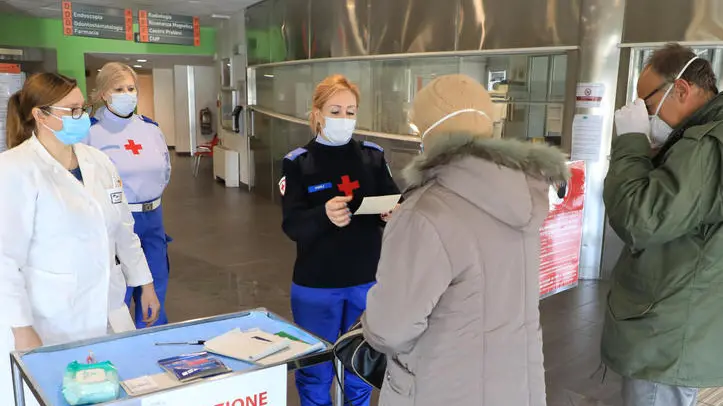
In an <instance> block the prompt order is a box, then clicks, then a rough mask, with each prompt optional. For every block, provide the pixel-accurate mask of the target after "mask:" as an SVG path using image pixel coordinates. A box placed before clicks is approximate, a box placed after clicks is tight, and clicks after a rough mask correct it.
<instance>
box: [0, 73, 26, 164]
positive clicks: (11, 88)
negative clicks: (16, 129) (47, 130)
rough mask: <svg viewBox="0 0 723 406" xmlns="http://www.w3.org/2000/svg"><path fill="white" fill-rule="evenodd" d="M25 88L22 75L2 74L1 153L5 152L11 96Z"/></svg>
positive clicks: (0, 106) (0, 107) (0, 79)
mask: <svg viewBox="0 0 723 406" xmlns="http://www.w3.org/2000/svg"><path fill="white" fill-rule="evenodd" d="M22 87H23V75H22V74H21V73H0V152H3V151H5V149H6V146H5V125H6V122H7V109H8V101H10V96H12V95H13V94H14V93H15V92H17V91H18V90H20V89H21V88H22Z"/></svg>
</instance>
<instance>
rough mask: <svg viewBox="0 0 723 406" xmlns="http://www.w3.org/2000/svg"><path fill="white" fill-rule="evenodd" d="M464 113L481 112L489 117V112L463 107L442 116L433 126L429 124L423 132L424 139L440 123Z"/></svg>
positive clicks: (480, 113)
mask: <svg viewBox="0 0 723 406" xmlns="http://www.w3.org/2000/svg"><path fill="white" fill-rule="evenodd" d="M462 113H475V114H479V115H481V116H484V117H487V118H489V116H488V115H487V113H485V112H484V111H480V110H475V109H463V110H457V111H453V112H451V113H449V114H447V115H446V116H444V117H442V118H440V119H439V120H437V122H436V123H434V124H432V125H431V126H429V128H427V129H426V130H425V131H424V132H423V133H422V139H424V137H426V136H427V134H429V132H430V131H432V130H434V129H435V128H437V127H439V125H440V124H442V123H444V122H445V121H447V120H449V119H450V118H452V117H455V116H458V115H460V114H462ZM422 150H424V147H422Z"/></svg>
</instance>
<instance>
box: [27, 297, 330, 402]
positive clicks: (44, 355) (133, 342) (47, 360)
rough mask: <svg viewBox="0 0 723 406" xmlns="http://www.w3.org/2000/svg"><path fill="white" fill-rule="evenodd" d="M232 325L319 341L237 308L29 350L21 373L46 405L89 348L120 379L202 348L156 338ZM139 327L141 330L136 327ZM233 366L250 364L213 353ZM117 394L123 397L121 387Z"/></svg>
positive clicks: (197, 334)
mask: <svg viewBox="0 0 723 406" xmlns="http://www.w3.org/2000/svg"><path fill="white" fill-rule="evenodd" d="M235 328H240V329H241V330H249V329H252V328H259V329H261V330H263V331H265V332H268V333H272V334H275V333H278V332H282V331H283V332H285V333H287V334H291V335H293V336H295V337H297V338H299V339H301V340H303V341H306V342H307V343H309V344H312V345H313V344H316V343H318V342H319V340H318V339H317V338H314V337H313V336H312V335H310V334H309V333H307V332H305V331H304V330H301V329H300V328H298V327H296V326H294V325H292V324H289V323H286V322H284V321H282V320H278V319H276V318H274V317H270V316H269V314H268V313H267V312H265V311H252V312H245V313H241V314H239V315H238V316H235V317H232V318H229V319H225V320H210V321H204V322H201V323H200V324H194V325H180V326H178V327H173V328H170V329H167V330H161V331H152V330H151V331H150V332H148V333H145V334H140V335H135V336H131V337H119V338H117V339H113V338H112V337H109V338H110V341H105V342H101V343H96V344H91V345H85V346H82V347H76V348H69V349H63V350H57V351H50V352H35V353H33V352H31V353H28V354H25V355H23V356H22V361H23V363H24V364H25V373H26V374H27V375H28V376H30V377H32V379H33V380H34V381H35V383H36V385H37V388H36V389H38V390H39V391H40V392H41V394H42V395H43V396H44V397H45V398H46V399H47V400H48V401H49V402H50V405H52V406H67V405H68V403H67V402H66V401H65V399H63V394H62V392H61V390H62V386H63V374H64V373H65V368H66V366H67V365H68V364H69V363H71V362H73V361H79V362H83V363H84V362H85V360H86V358H87V357H88V352H89V351H93V354H94V355H95V358H96V360H97V361H98V362H102V361H110V362H112V363H113V365H115V367H116V368H117V369H118V374H119V375H120V379H121V381H125V380H128V379H133V378H138V377H141V376H145V375H154V374H158V373H161V372H164V371H163V369H161V367H160V366H158V360H160V359H163V358H168V357H172V356H176V355H181V354H188V353H193V352H198V351H203V346H201V345H167V346H158V345H155V343H157V342H188V341H197V340H210V339H212V338H214V337H217V336H220V335H221V334H224V333H227V332H229V331H231V330H233V329H235ZM140 331H141V332H142V331H143V330H140ZM214 356H217V357H218V358H220V359H221V360H222V361H223V362H224V363H225V364H226V365H227V366H228V367H229V368H231V369H233V370H234V371H235V372H239V371H244V370H247V369H250V368H253V367H254V365H253V364H249V363H246V362H243V361H237V360H234V359H231V358H226V357H222V356H218V355H214ZM121 392H122V395H121V399H124V398H127V395H126V394H125V392H123V389H122V388H121Z"/></svg>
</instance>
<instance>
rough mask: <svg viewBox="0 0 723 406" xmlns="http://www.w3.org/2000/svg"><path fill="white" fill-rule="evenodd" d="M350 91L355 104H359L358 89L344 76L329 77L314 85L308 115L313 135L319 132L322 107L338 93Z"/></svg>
mask: <svg viewBox="0 0 723 406" xmlns="http://www.w3.org/2000/svg"><path fill="white" fill-rule="evenodd" d="M343 91H350V92H352V93H353V94H354V97H355V98H356V104H357V105H358V104H359V98H360V95H359V87H357V85H355V84H354V83H352V82H350V81H349V79H347V78H346V77H345V76H344V75H338V74H337V75H331V76H328V77H327V78H326V79H324V80H322V81H321V82H319V84H318V85H316V90H315V91H314V97H313V98H312V108H311V113H310V114H309V127H311V131H313V132H314V134H319V133H320V132H321V120H320V119H321V109H322V108H324V105H325V104H326V103H327V102H328V101H329V99H331V98H332V97H334V95H336V94H337V93H339V92H343Z"/></svg>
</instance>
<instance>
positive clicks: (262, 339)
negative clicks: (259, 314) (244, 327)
mask: <svg viewBox="0 0 723 406" xmlns="http://www.w3.org/2000/svg"><path fill="white" fill-rule="evenodd" d="M251 338H253V339H256V340H259V341H266V342H267V343H271V342H273V341H271V340H267V339H265V338H263V337H259V336H253V337H251Z"/></svg>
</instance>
